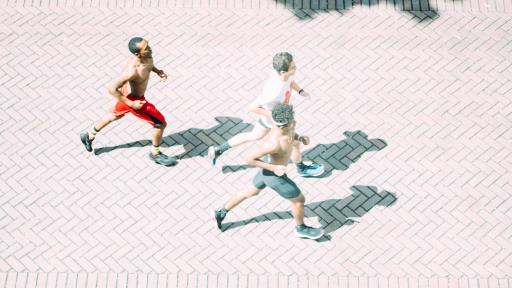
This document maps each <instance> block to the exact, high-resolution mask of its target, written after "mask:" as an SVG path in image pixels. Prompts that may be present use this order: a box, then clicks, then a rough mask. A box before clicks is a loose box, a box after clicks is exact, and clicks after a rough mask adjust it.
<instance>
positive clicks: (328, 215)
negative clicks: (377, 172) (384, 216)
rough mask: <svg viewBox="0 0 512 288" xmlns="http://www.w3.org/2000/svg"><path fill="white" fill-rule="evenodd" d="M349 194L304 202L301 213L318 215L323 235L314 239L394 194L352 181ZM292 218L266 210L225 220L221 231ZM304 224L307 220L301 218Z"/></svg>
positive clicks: (324, 238)
mask: <svg viewBox="0 0 512 288" xmlns="http://www.w3.org/2000/svg"><path fill="white" fill-rule="evenodd" d="M350 189H351V190H352V195H350V196H348V197H345V198H343V199H329V200H325V201H321V202H314V203H310V204H307V205H304V217H305V218H310V217H318V220H319V222H320V225H322V229H324V236H322V238H320V239H318V240H316V241H318V242H324V241H329V240H330V239H331V235H330V234H331V233H333V232H334V231H336V230H338V229H340V228H341V227H343V226H347V225H352V224H354V223H358V222H359V221H358V220H357V219H354V218H361V217H362V216H363V215H364V214H366V213H368V212H369V211H370V210H371V209H372V208H373V207H375V206H384V207H389V206H391V205H393V204H394V203H395V202H396V199H397V198H396V195H395V194H393V193H391V192H388V191H385V190H383V191H382V192H380V193H379V192H378V189H377V187H375V186H363V185H356V186H352V187H350ZM284 219H293V215H292V213H291V212H290V211H277V212H270V213H266V214H263V215H260V216H256V217H253V218H250V219H247V220H242V221H236V222H227V223H224V224H223V225H222V226H223V227H222V231H223V232H224V231H227V230H231V229H234V228H238V227H241V226H245V225H247V224H251V223H261V222H267V221H273V220H284ZM305 222H306V224H307V221H305Z"/></svg>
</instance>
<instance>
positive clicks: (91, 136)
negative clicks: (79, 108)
mask: <svg viewBox="0 0 512 288" xmlns="http://www.w3.org/2000/svg"><path fill="white" fill-rule="evenodd" d="M98 132H100V130H97V129H96V126H92V128H91V130H89V140H91V141H92V140H94V138H96V133H98Z"/></svg>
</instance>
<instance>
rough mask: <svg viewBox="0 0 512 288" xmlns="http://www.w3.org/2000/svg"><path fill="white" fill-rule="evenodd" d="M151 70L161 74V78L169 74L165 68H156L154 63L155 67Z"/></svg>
mask: <svg viewBox="0 0 512 288" xmlns="http://www.w3.org/2000/svg"><path fill="white" fill-rule="evenodd" d="M151 71H153V72H155V73H156V75H158V76H160V78H167V74H166V73H165V72H164V70H160V69H158V68H156V67H155V66H154V65H153V69H151Z"/></svg>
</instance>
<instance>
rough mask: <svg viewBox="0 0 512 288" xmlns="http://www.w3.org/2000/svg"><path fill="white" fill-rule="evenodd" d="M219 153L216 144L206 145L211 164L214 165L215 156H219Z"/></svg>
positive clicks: (215, 161)
mask: <svg viewBox="0 0 512 288" xmlns="http://www.w3.org/2000/svg"><path fill="white" fill-rule="evenodd" d="M219 156H220V153H219V149H218V148H217V146H210V147H208V160H210V163H211V164H212V166H215V164H216V163H217V158H219Z"/></svg>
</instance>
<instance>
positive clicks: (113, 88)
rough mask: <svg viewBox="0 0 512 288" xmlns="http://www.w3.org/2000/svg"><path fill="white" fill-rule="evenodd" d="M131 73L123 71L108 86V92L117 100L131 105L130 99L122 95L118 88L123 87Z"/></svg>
mask: <svg viewBox="0 0 512 288" xmlns="http://www.w3.org/2000/svg"><path fill="white" fill-rule="evenodd" d="M132 75H133V74H131V73H123V74H122V75H121V77H119V78H117V79H116V80H114V82H112V83H111V84H110V85H109V86H108V92H109V93H110V94H112V96H114V97H115V98H116V99H117V100H118V101H120V102H123V103H124V104H126V105H128V106H130V107H131V106H132V102H133V101H131V100H130V99H128V98H126V96H123V95H122V94H121V92H119V90H120V89H121V87H123V86H124V85H125V84H126V82H128V81H130V79H131V78H132Z"/></svg>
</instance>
